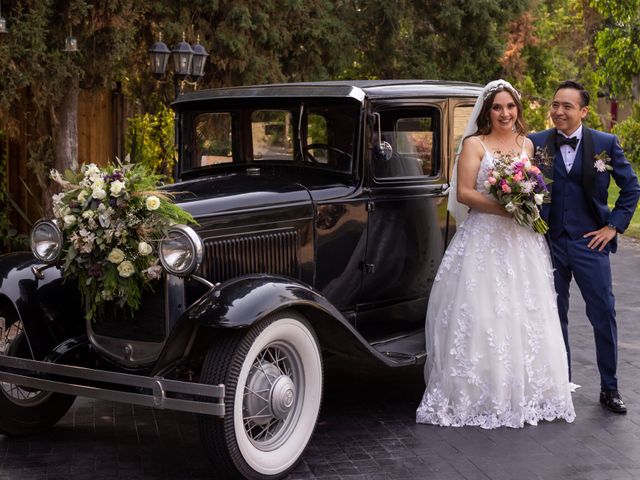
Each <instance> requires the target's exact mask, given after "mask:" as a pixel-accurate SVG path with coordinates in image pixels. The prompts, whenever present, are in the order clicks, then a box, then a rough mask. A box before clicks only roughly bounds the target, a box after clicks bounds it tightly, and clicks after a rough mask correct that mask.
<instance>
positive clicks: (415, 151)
mask: <svg viewBox="0 0 640 480" xmlns="http://www.w3.org/2000/svg"><path fill="white" fill-rule="evenodd" d="M372 112H373V120H374V126H373V135H372V138H374V141H373V142H372V144H373V148H372V149H371V150H370V152H368V153H369V156H370V157H369V159H368V161H369V165H370V169H369V174H368V182H369V183H368V185H369V190H370V192H369V195H370V197H369V204H368V210H369V217H368V229H367V247H366V253H365V261H364V262H363V271H364V276H363V284H362V290H361V296H360V301H359V304H358V308H357V313H356V324H357V327H358V330H359V331H360V332H361V333H362V334H363V335H364V336H365V337H366V338H368V339H369V340H376V339H380V338H387V337H388V336H390V335H393V334H394V333H402V332H409V331H412V330H416V329H420V328H424V315H425V312H426V305H427V298H428V294H429V291H430V290H431V285H432V283H433V280H434V277H435V274H436V271H437V268H438V266H439V264H440V260H441V258H442V254H443V252H444V247H445V238H446V232H447V211H446V198H447V197H446V188H447V177H448V172H447V171H446V162H444V161H443V155H444V154H445V152H447V149H448V144H447V142H446V132H447V131H448V128H447V125H448V123H447V101H446V100H444V99H443V100H432V101H426V100H420V101H410V102H407V101H403V102H402V104H398V102H397V101H396V102H394V101H386V102H380V103H378V104H374V105H373V106H372ZM379 137H380V140H381V141H382V142H386V143H383V145H384V147H383V148H380V146H379V144H380V142H379V141H378V138H379Z"/></svg>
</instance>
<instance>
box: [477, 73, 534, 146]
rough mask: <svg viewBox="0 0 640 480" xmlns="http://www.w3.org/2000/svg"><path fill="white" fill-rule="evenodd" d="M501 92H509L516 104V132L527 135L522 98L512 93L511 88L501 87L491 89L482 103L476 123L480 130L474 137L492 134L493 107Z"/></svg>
mask: <svg viewBox="0 0 640 480" xmlns="http://www.w3.org/2000/svg"><path fill="white" fill-rule="evenodd" d="M500 92H508V93H509V95H511V98H513V102H514V103H515V104H516V108H517V109H518V117H517V118H516V122H515V125H514V126H515V129H516V132H517V133H518V134H520V135H523V136H524V135H526V134H527V124H526V122H525V120H524V117H523V116H522V102H521V101H520V97H518V95H517V94H516V93H515V92H513V91H511V89H510V88H508V87H506V86H505V85H500V86H499V87H497V88H494V89H491V90H490V91H489V92H488V94H487V96H486V97H485V99H484V102H483V103H482V109H480V113H479V114H478V120H477V121H476V125H478V130H477V131H476V133H474V134H473V135H472V136H476V135H489V134H490V133H491V107H492V106H493V99H494V98H496V95H497V94H498V93H500Z"/></svg>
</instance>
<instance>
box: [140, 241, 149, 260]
mask: <svg viewBox="0 0 640 480" xmlns="http://www.w3.org/2000/svg"><path fill="white" fill-rule="evenodd" d="M151 252H153V248H151V245H149V244H148V243H147V242H140V243H139V244H138V253H139V254H140V255H142V256H143V257H146V256H147V255H151Z"/></svg>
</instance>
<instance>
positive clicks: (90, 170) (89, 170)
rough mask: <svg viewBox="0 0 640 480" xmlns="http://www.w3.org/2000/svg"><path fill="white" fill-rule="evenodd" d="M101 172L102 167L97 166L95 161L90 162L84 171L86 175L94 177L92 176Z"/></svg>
mask: <svg viewBox="0 0 640 480" xmlns="http://www.w3.org/2000/svg"><path fill="white" fill-rule="evenodd" d="M99 173H100V169H99V168H98V167H97V166H96V164H95V163H90V164H89V165H87V167H86V169H85V171H84V176H85V177H92V176H96V175H98V174H99Z"/></svg>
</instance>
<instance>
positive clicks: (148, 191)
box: [51, 156, 195, 320]
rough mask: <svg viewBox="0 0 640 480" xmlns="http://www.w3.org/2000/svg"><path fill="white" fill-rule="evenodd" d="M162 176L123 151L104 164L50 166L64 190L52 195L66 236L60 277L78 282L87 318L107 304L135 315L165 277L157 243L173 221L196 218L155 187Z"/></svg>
mask: <svg viewBox="0 0 640 480" xmlns="http://www.w3.org/2000/svg"><path fill="white" fill-rule="evenodd" d="M162 177H163V176H162V175H159V174H154V173H152V172H151V171H150V170H149V169H148V168H147V167H145V166H144V165H142V164H132V163H129V157H128V156H127V158H126V159H125V162H124V163H121V162H120V160H118V161H117V163H115V164H109V165H107V166H106V167H104V168H99V167H98V166H96V165H95V164H93V163H92V164H89V165H83V166H82V167H81V169H80V171H79V172H73V171H71V170H67V171H66V172H64V175H63V174H61V173H60V172H58V171H57V170H51V178H52V179H53V180H54V181H55V182H56V183H57V184H58V185H60V187H61V189H62V192H61V193H58V194H55V195H53V214H54V217H55V218H56V220H57V221H58V225H59V226H60V229H61V231H62V237H63V247H62V257H61V260H62V264H63V276H64V278H65V279H74V280H77V282H78V289H79V290H80V294H81V297H82V302H83V305H84V309H85V316H86V318H87V319H88V320H95V319H96V317H97V315H98V314H100V313H101V312H102V311H103V310H104V308H105V307H106V306H107V305H108V304H113V305H117V306H118V307H120V308H122V309H124V310H128V311H129V313H130V314H131V315H133V313H134V312H135V311H136V310H137V309H138V308H140V303H141V298H142V292H143V290H145V289H152V288H153V283H154V282H155V281H157V280H158V279H160V277H161V276H162V267H161V266H160V265H159V261H158V255H157V247H158V242H159V241H160V240H161V239H162V238H163V237H164V236H165V235H166V233H167V231H168V229H169V227H170V226H171V225H173V224H176V223H181V224H188V223H192V222H195V221H194V219H193V217H192V216H191V215H190V214H189V213H187V212H186V211H184V210H182V209H181V208H180V207H178V206H177V205H175V204H174V203H173V202H172V201H171V197H170V196H169V195H168V194H166V193H163V192H161V191H158V190H157V186H158V184H159V182H160V180H161V179H162Z"/></svg>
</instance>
